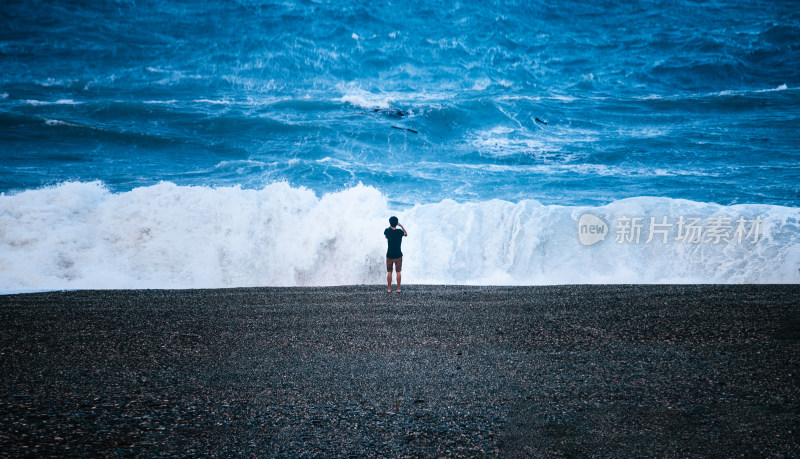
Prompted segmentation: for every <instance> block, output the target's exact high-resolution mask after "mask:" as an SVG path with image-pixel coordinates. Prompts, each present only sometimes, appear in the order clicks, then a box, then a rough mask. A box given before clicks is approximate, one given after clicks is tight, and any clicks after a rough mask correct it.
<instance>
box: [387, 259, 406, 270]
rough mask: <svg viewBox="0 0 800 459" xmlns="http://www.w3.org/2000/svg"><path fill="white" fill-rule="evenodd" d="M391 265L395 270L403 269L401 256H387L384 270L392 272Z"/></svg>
mask: <svg viewBox="0 0 800 459" xmlns="http://www.w3.org/2000/svg"><path fill="white" fill-rule="evenodd" d="M392 266H394V268H395V270H396V271H397V272H400V271H402V270H403V257H400V258H387V259H386V271H388V272H392Z"/></svg>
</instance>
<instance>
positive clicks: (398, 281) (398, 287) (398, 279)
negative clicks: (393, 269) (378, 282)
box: [389, 271, 400, 292]
mask: <svg viewBox="0 0 800 459" xmlns="http://www.w3.org/2000/svg"><path fill="white" fill-rule="evenodd" d="M391 289H392V287H391V285H390V286H389V290H391ZM397 291H398V292H399V291H400V271H397Z"/></svg>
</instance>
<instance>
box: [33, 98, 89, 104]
mask: <svg viewBox="0 0 800 459" xmlns="http://www.w3.org/2000/svg"><path fill="white" fill-rule="evenodd" d="M25 103H27V104H28V105H80V104H82V103H83V102H76V101H74V100H72V99H59V100H56V101H48V100H33V99H29V100H26V101H25Z"/></svg>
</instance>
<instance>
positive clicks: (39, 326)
mask: <svg viewBox="0 0 800 459" xmlns="http://www.w3.org/2000/svg"><path fill="white" fill-rule="evenodd" d="M382 289H383V287H380V286H361V287H339V288H301V289H274V288H264V289H235V290H206V291H92V292H56V293H42V294H30V295H11V296H2V297H0V456H3V457H17V456H37V457H41V456H71V455H81V456H85V455H91V456H96V455H125V456H128V455H143V456H148V457H149V456H159V455H173V454H174V455H181V456H185V455H201V456H206V455H213V456H250V455H252V456H269V457H271V456H285V457H297V456H373V455H376V456H390V457H395V456H425V457H427V456H478V457H480V456H514V457H552V456H577V457H581V456H604V457H608V456H619V457H630V456H634V457H648V456H659V457H663V456H669V457H691V456H718V457H735V456H757V457H768V456H770V457H797V456H798V455H800V422H798V421H800V393H799V392H798V380H799V379H798V373H800V366H799V365H798V363H799V362H800V286H798V285H792V286H770V285H768V286H560V287H532V288H492V287H428V286H413V285H412V286H408V287H406V292H404V293H403V294H401V295H397V294H387V293H385V292H383V291H382Z"/></svg>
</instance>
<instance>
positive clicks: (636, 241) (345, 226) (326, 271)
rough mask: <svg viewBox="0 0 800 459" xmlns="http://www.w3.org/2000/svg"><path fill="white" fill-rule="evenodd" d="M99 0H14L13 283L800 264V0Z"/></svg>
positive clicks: (10, 39)
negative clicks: (396, 269)
mask: <svg viewBox="0 0 800 459" xmlns="http://www.w3.org/2000/svg"><path fill="white" fill-rule="evenodd" d="M86 3H87V2H74V1H64V0H62V1H24V2H23V1H10V2H8V1H7V2H4V5H3V8H2V9H0V68H1V69H2V73H1V74H0V192H1V193H2V196H0V289H6V290H14V289H31V288H116V287H218V286H241V285H329V284H352V283H379V282H382V281H383V279H384V276H383V273H382V269H383V265H382V258H383V256H384V254H383V252H384V251H385V241H384V240H383V236H382V233H383V228H384V227H385V226H386V224H387V218H388V216H389V215H391V214H397V215H398V216H399V217H400V219H401V222H404V223H405V226H406V228H407V229H408V230H409V233H410V237H409V238H408V240H407V241H406V242H405V243H404V252H405V254H406V258H407V260H406V262H405V263H404V268H405V279H406V281H407V282H414V283H477V284H537V283H572V282H576V283H583V282H798V281H800V136H798V133H800V129H798V128H800V2H797V1H774V2H771V1H764V2H760V1H753V2H739V1H711V2H695V1H689V0H676V1H670V2H650V1H642V2H622V3H620V2H606V1H595V2H582V1H560V2H543V1H534V2H529V1H526V2H436V1H426V2H402V3H399V2H398V3H394V2H393V3H376V2H353V1H348V2H342V1H303V2H290V1H285V2H271V1H244V0H241V1H205V2H185V1H172V0H161V1H157V2H156V1H133V0H131V1H122V0H120V1H108V2H88V3H89V4H88V5H87V4H86ZM586 213H591V214H592V215H594V216H596V217H597V218H598V219H599V220H600V221H601V222H603V223H604V224H605V227H602V225H600V226H598V229H599V230H600V231H602V232H603V237H602V238H600V239H598V240H596V241H594V242H593V243H592V244H591V245H586V244H585V242H587V241H586V240H585V239H581V234H582V233H581V227H580V225H579V222H580V221H581V220H580V217H581V216H582V215H584V214H586ZM693 218H694V219H698V222H697V223H696V224H695V225H694V226H691V225H689V222H691V221H693V220H691V219H693ZM658 224H662V225H665V226H658ZM665 228H666V229H665ZM698 228H699V229H698ZM659 229H661V230H664V232H663V233H662V232H658V231H654V230H659ZM667 229H668V230H667ZM693 229H697V231H698V233H697V238H694V237H687V230H693ZM584 230H587V231H588V229H586V228H584ZM634 230H635V231H637V233H636V234H634ZM640 230H641V234H639V233H638V231H640ZM720 232H721V234H722V236H723V237H722V239H721V240H720V238H719V237H718V236H719V234H720ZM634 236H640V238H635V237H634ZM651 236H658V237H657V238H653V237H651ZM662 236H663V237H662ZM747 236H749V237H747ZM648 239H650V240H649V242H648V241H647V240H648Z"/></svg>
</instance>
